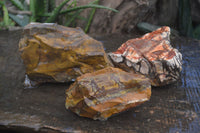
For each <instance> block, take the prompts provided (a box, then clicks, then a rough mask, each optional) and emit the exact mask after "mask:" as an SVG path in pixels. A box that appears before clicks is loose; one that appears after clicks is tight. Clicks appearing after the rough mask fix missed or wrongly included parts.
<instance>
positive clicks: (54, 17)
mask: <svg viewBox="0 0 200 133" xmlns="http://www.w3.org/2000/svg"><path fill="white" fill-rule="evenodd" d="M69 1H70V0H65V1H63V2H62V3H61V4H60V5H59V6H58V7H56V8H55V9H54V10H53V12H52V15H51V16H50V17H49V18H48V19H47V20H46V23H52V22H54V21H55V20H56V18H57V17H58V15H59V13H60V10H61V9H62V8H63V7H64V5H65V4H67V3H68V2H69Z"/></svg>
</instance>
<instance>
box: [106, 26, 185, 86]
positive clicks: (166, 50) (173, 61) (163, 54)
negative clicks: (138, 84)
mask: <svg viewBox="0 0 200 133" xmlns="http://www.w3.org/2000/svg"><path fill="white" fill-rule="evenodd" d="M169 36H170V28H169V27H161V28H159V29H157V30H156V31H153V32H151V33H148V34H145V35H144V36H143V37H141V38H136V39H131V40H128V41H127V42H125V43H124V44H122V46H121V47H120V48H118V50H117V51H116V52H113V53H110V54H109V56H110V58H111V60H112V61H113V63H114V64H115V65H116V66H118V67H120V68H122V69H124V70H126V71H135V72H139V73H141V74H144V75H146V76H148V77H149V78H150V79H151V83H152V85H153V86H163V85H167V84H170V83H172V82H174V81H176V80H177V79H178V78H179V75H180V71H181V70H182V55H181V53H179V51H178V50H177V49H175V48H172V46H171V45H170V37H169Z"/></svg>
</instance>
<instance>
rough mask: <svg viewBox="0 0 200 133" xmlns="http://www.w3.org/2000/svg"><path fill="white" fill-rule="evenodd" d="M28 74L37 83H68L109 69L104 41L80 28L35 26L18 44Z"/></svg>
mask: <svg viewBox="0 0 200 133" xmlns="http://www.w3.org/2000/svg"><path fill="white" fill-rule="evenodd" d="M19 48H20V51H21V57H22V59H23V61H24V64H25V66H26V74H27V75H28V77H29V78H30V79H31V81H35V82H37V83H41V82H67V81H72V80H75V79H76V78H77V77H78V76H80V75H82V74H84V73H88V72H94V71H96V70H99V69H103V68H105V67H107V66H110V65H111V64H110V62H109V60H108V58H107V56H106V54H105V51H104V48H103V45H102V43H101V42H99V41H96V40H94V39H93V38H91V37H89V36H88V35H86V34H85V33H84V32H83V31H82V30H81V29H80V28H68V27H64V26H61V25H57V24H41V23H33V24H29V25H27V26H26V27H25V28H24V34H23V38H22V39H21V40H20V42H19Z"/></svg>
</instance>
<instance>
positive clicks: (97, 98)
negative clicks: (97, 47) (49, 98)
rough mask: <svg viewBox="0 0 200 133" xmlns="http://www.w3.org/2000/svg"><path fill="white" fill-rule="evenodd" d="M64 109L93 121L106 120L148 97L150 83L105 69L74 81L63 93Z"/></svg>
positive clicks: (132, 75) (136, 76)
mask: <svg viewBox="0 0 200 133" xmlns="http://www.w3.org/2000/svg"><path fill="white" fill-rule="evenodd" d="M66 96H67V97H66V108H67V109H70V110H72V111H73V112H75V113H76V114H78V115H80V116H83V117H89V118H92V119H95V120H96V119H99V120H106V119H107V118H108V117H110V116H111V115H113V114H116V113H119V112H122V111H124V110H127V109H129V108H132V107H135V106H137V105H139V104H141V103H143V102H145V101H147V100H149V98H150V96H151V85H150V82H149V79H148V78H146V77H144V76H142V75H139V74H131V73H127V72H125V71H123V70H121V69H118V68H112V67H108V68H105V69H102V70H99V71H96V72H93V73H88V74H85V75H82V76H80V77H78V78H77V81H76V82H75V83H74V84H72V85H71V86H70V88H69V89H68V90H67V91H66Z"/></svg>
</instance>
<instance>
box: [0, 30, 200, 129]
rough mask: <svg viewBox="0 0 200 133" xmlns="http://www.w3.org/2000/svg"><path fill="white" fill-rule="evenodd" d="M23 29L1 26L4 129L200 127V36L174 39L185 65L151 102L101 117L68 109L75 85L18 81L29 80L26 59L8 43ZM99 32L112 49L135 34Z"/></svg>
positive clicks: (1, 119) (0, 112) (0, 116)
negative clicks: (67, 94)
mask: <svg viewBox="0 0 200 133" xmlns="http://www.w3.org/2000/svg"><path fill="white" fill-rule="evenodd" d="M20 34H21V32H16V31H13V32H7V31H6V32H3V31H1V32H0V51H1V52H0V60H1V65H0V72H1V73H0V77H1V80H0V129H1V130H2V129H14V130H16V131H22V130H23V131H27V130H28V131H34V130H37V131H52V132H53V131H54V132H74V131H77V132H97V133H98V132H99V133H103V132H115V133H117V132H123V133H128V132H130V133H137V132H151V133H155V132H162V133H164V132H172V133H173V132H191V133H193V132H194V133H195V132H199V131H200V113H199V112H200V82H199V81H200V69H199V67H200V66H199V62H200V55H199V53H200V42H197V41H193V40H187V39H184V38H181V39H177V40H173V44H177V45H176V46H174V47H175V48H177V49H178V50H179V51H180V52H181V53H182V54H183V70H182V75H181V79H180V80H179V81H178V83H176V84H174V85H171V86H166V87H165V88H162V89H160V88H153V89H152V97H151V99H150V101H149V102H146V103H144V104H143V105H141V106H138V107H136V108H134V109H132V110H129V111H127V112H124V113H122V114H119V115H117V116H114V117H111V118H110V119H108V120H107V121H104V122H101V121H94V120H90V119H86V118H82V117H78V116H77V115H75V114H74V113H73V112H71V111H68V110H66V109H65V106H64V105H65V90H66V88H68V87H69V85H66V84H63V85H62V84H61V85H55V84H49V85H42V86H40V87H39V88H35V89H23V88H21V87H20V86H16V85H19V84H20V82H21V83H23V80H22V81H20V79H23V78H22V77H23V76H22V75H24V73H23V71H21V70H23V69H22V67H23V65H22V66H21V65H19V64H20V62H21V61H20V60H16V61H19V62H18V63H16V64H18V65H16V64H15V63H14V62H13V61H14V60H13V61H12V59H18V57H19V53H17V50H13V51H12V52H14V53H15V54H11V53H10V52H11V50H10V49H9V48H10V47H8V46H17V45H18V41H19V36H20ZM97 38H98V39H99V40H101V41H102V42H104V46H105V47H106V48H107V52H108V51H109V52H110V51H114V50H116V49H117V48H118V47H119V46H120V45H121V43H122V42H124V41H126V40H127V39H129V38H134V37H133V36H128V38H126V37H125V36H121V35H119V36H117V35H116V36H113V35H109V36H104V37H97ZM110 38H112V40H110ZM121 39H124V40H121ZM7 55H9V58H8V57H7ZM8 59H10V60H8ZM3 63H4V64H3ZM3 66H4V67H3ZM17 70H19V71H17ZM28 131H27V132H28Z"/></svg>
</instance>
